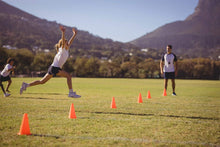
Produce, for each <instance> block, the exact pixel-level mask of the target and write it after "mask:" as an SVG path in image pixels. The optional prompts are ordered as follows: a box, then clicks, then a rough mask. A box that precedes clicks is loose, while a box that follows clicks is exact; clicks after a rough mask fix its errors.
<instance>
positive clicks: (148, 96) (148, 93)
mask: <svg viewBox="0 0 220 147" xmlns="http://www.w3.org/2000/svg"><path fill="white" fill-rule="evenodd" d="M147 98H148V99H150V98H151V96H150V91H148V92H147Z"/></svg>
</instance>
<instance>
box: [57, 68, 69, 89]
mask: <svg viewBox="0 0 220 147" xmlns="http://www.w3.org/2000/svg"><path fill="white" fill-rule="evenodd" d="M57 75H58V76H60V77H65V78H66V79H67V85H68V88H69V89H72V77H71V76H70V74H69V73H67V72H65V71H62V70H60V71H59V73H57Z"/></svg>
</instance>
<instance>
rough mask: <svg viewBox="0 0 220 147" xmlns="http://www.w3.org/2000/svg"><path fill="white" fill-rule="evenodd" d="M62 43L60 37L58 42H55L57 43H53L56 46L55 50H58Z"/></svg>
mask: <svg viewBox="0 0 220 147" xmlns="http://www.w3.org/2000/svg"><path fill="white" fill-rule="evenodd" d="M65 41H67V40H66V39H65ZM62 44H63V41H62V39H60V40H59V41H58V43H57V44H55V48H56V50H57V51H58V50H59V48H60V47H61V46H62Z"/></svg>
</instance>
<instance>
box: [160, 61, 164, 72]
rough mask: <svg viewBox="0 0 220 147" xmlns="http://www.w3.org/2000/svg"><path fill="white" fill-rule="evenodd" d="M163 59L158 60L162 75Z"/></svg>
mask: <svg viewBox="0 0 220 147" xmlns="http://www.w3.org/2000/svg"><path fill="white" fill-rule="evenodd" d="M163 64H164V63H163V61H162V60H160V73H161V74H162V75H163Z"/></svg>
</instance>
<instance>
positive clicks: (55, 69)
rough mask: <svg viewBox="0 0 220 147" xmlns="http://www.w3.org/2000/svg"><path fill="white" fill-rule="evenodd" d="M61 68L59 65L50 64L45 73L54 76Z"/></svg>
mask: <svg viewBox="0 0 220 147" xmlns="http://www.w3.org/2000/svg"><path fill="white" fill-rule="evenodd" d="M60 70H62V69H61V68H59V67H54V66H50V67H49V69H48V71H47V73H48V74H49V75H53V77H56V75H57V73H58V72H59V71H60Z"/></svg>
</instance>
